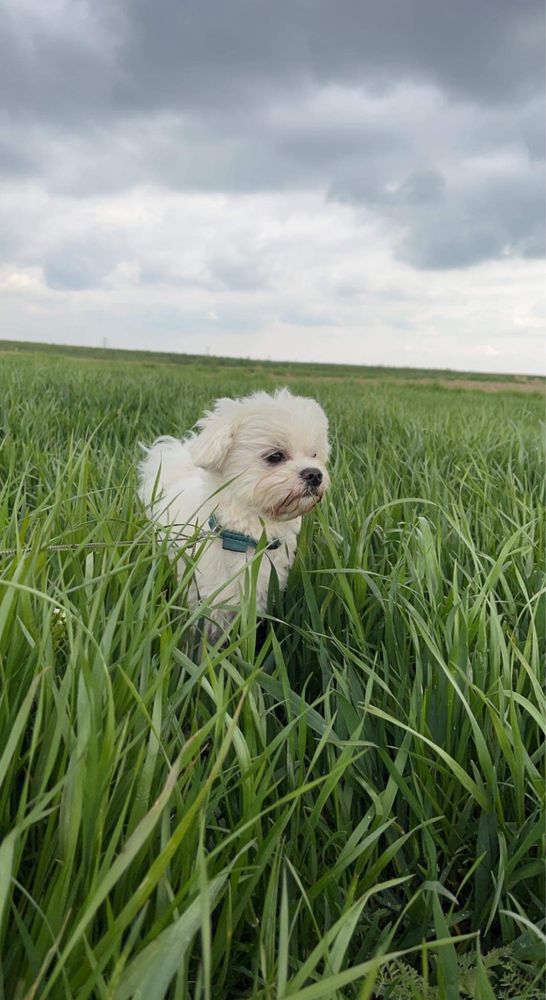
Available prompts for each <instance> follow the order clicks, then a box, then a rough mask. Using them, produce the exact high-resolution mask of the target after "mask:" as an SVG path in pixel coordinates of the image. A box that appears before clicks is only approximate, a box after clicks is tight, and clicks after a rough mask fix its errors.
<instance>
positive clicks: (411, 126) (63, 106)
mask: <svg viewBox="0 0 546 1000" xmlns="http://www.w3.org/2000/svg"><path fill="white" fill-rule="evenodd" d="M4 19H5V24H4V28H3V31H1V32H0V38H1V39H2V43H1V44H2V51H0V67H1V70H0V74H1V76H0V93H1V94H2V95H3V99H4V102H5V117H4V119H3V123H4V128H3V135H2V136H0V138H1V139H2V142H3V146H1V145H0V169H3V170H4V171H5V172H6V174H9V175H13V174H14V173H18V174H19V176H29V175H31V174H33V173H34V175H36V176H40V177H41V180H42V183H43V184H44V185H46V186H47V187H48V188H49V189H50V190H53V191H57V192H64V193H70V194H72V195H74V196H84V195H88V194H97V193H101V192H108V191H120V190H123V189H125V188H129V187H131V186H133V185H136V184H142V183H155V184H158V185H161V186H165V187H167V188H174V189H178V190H206V191H226V192H237V193H245V192H255V191H260V190H262V191H263V190H265V191H272V192H275V191H279V190H287V189H294V188H302V189H303V188H313V189H321V190H323V191H324V192H325V193H326V195H327V196H328V197H329V198H331V199H335V200H339V201H342V202H348V203H351V204H354V205H355V206H357V208H358V207H362V208H364V209H367V210H369V211H371V212H373V213H375V214H376V215H377V216H378V217H379V218H380V219H382V220H383V221H384V223H385V225H386V226H390V227H391V228H392V232H393V234H394V235H393V240H392V242H393V247H394V248H395V252H397V253H398V254H399V255H400V256H402V257H403V258H404V259H405V260H407V261H409V262H410V263H412V264H413V265H414V266H416V267H419V268H449V267H454V266H464V265H470V264H473V263H476V262H478V261H480V260H484V259H489V258H495V257H499V256H502V255H506V254H513V255H520V256H529V255H537V254H540V253H541V252H542V235H541V219H542V215H543V213H542V207H541V206H542V192H541V189H540V184H539V183H538V177H539V172H540V160H541V158H542V156H543V148H544V147H543V143H544V138H543V136H544V128H543V118H542V115H543V107H542V101H541V99H540V95H541V93H542V77H543V61H544V56H543V37H544V9H543V4H542V2H541V0H521V2H516V0H479V2H476V0H472V2H471V0H459V2H452V0H411V2H410V0H382V2H381V3H379V2H376V0H367V2H364V0H339V2H334V0H328V2H327V0H277V2H276V3H271V2H269V0H267V2H266V0H229V2H223V3H218V2H212V0H199V2H198V0H193V2H191V3H188V2H185V3H184V2H181V0H156V2H155V3H150V2H148V0H131V2H129V0H127V2H125V3H121V2H120V3H117V4H115V3H114V4H113V3H110V2H108V3H107V2H106V0H102V2H101V0H94V2H93V3H91V2H89V3H81V2H80V3H78V2H72V3H70V4H67V5H66V6H65V5H63V4H62V3H61V4H59V5H54V6H52V7H51V9H49V8H46V7H44V8H43V9H42V7H41V6H40V5H39V4H38V3H35V2H34V0H32V2H29V0H26V2H22V3H21V4H20V5H10V6H9V7H8V6H6V7H5V9H4ZM324 95H327V96H328V95H330V97H329V98H328V99H326V100H322V98H324ZM332 95H333V96H332ZM351 95H352V97H351ZM431 95H432V96H431ZM537 95H538V97H537ZM360 98H362V101H361V105H362V106H360V105H359V99H360ZM2 150H3V151H4V152H3V154H2ZM484 157H485V158H488V159H489V166H486V167H485V168H484V167H483V165H482V166H481V167H479V168H478V169H477V170H476V172H475V173H473V171H472V170H469V169H468V166H467V165H468V163H469V161H472V160H474V159H476V160H478V159H480V158H482V159H483V158H484ZM499 163H500V164H501V166H500V167H499V166H498V164H499ZM59 254H60V255H61V256H62V252H61V251H59ZM61 256H59V257H58V259H56V260H55V261H54V262H53V263H51V262H50V263H49V264H48V273H49V274H50V276H51V280H52V281H53V282H57V283H58V282H61V283H63V282H65V283H66V282H68V283H69V284H70V282H72V285H71V287H84V285H81V286H78V284H77V282H78V281H80V282H84V283H85V281H98V280H100V275H99V274H97V273H96V267H95V265H94V263H93V261H95V259H96V255H95V254H94V253H92V252H91V253H90V255H88V256H87V257H86V255H85V253H83V254H82V255H80V257H79V258H77V260H80V264H77V262H76V264H74V260H72V263H70V262H68V263H67V264H66V266H65V265H63V263H62V260H61ZM242 270H243V271H244V264H243V268H242ZM242 270H241V267H240V266H239V264H236V265H235V264H233V262H232V263H231V264H224V270H223V276H222V275H220V272H219V276H220V277H221V280H223V281H225V282H227V281H229V280H230V275H231V280H232V281H233V283H234V286H236V285H237V284H238V287H241V285H240V282H241V281H244V280H250V279H244V278H241V273H242ZM74 282H75V283H76V284H74ZM251 283H252V282H251ZM85 287H87V286H85Z"/></svg>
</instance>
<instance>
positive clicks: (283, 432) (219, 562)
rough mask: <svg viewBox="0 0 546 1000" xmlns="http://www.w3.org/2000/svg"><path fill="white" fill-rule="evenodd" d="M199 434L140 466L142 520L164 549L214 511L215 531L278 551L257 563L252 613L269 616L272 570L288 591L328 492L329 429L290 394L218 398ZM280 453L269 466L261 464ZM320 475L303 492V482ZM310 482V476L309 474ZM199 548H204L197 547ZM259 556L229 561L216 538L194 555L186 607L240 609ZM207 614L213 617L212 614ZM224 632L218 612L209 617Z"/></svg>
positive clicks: (167, 441)
mask: <svg viewBox="0 0 546 1000" xmlns="http://www.w3.org/2000/svg"><path fill="white" fill-rule="evenodd" d="M197 427H198V429H199V430H198V433H197V434H194V435H190V436H189V437H187V438H185V439H184V440H182V441H180V440H177V439H176V438H172V437H162V438H159V439H158V440H157V441H156V442H155V443H154V444H153V445H152V447H151V448H146V449H145V451H146V455H145V458H144V460H143V461H142V462H141V464H140V491H139V493H140V497H141V499H142V500H143V502H144V504H145V505H146V507H147V510H148V513H149V516H150V517H151V518H152V519H153V520H154V521H156V522H157V523H158V524H160V525H161V526H162V527H165V528H168V529H169V538H170V542H171V545H173V547H175V548H176V546H177V538H178V544H179V545H180V544H181V542H182V540H183V539H184V540H185V539H187V538H188V536H190V537H191V535H192V532H193V533H195V532H197V533H198V534H199V531H198V529H201V532H202V534H204V535H206V534H208V533H209V527H208V521H209V518H210V516H211V514H212V513H213V512H214V514H215V516H216V519H217V522H218V524H219V526H220V527H221V528H223V529H229V530H231V531H236V532H240V533H243V534H245V535H249V536H250V537H252V538H254V539H260V538H262V537H263V535H264V532H265V535H266V537H267V539H268V541H272V540H273V539H279V540H280V541H281V545H280V546H279V547H278V548H275V549H267V550H266V551H265V552H264V554H263V556H262V557H261V562H260V565H259V571H258V581H257V593H256V597H257V610H258V612H259V613H263V612H264V611H265V609H266V602H267V594H268V588H269V577H270V574H271V569H272V567H274V569H275V571H276V573H277V576H278V580H279V585H280V587H281V588H284V587H285V586H286V580H287V577H288V571H289V569H290V566H291V564H292V561H293V559H294V553H295V551H296V544H297V538H298V533H299V530H300V527H301V517H302V515H303V514H305V513H307V512H308V511H310V510H312V508H313V507H314V506H315V504H316V503H317V502H318V501H319V500H321V499H322V496H323V495H324V491H325V489H326V488H327V486H328V483H329V478H328V473H327V471H326V462H327V459H328V451H329V445H328V421H327V419H326V416H325V414H324V411H323V410H322V409H321V407H320V406H319V404H318V403H317V402H315V400H313V399H307V398H305V397H302V396H293V395H292V394H291V393H290V392H289V391H288V390H287V389H280V390H278V391H277V392H275V393H274V394H273V395H268V394H267V393H265V392H256V393H254V394H253V395H251V396H247V397H245V398H244V399H219V400H217V401H216V403H215V404H214V406H213V408H212V410H210V411H208V412H207V413H205V415H204V416H203V417H202V418H201V420H199V421H198V423H197ZM277 453H281V454H282V456H283V458H282V460H278V461H277V462H276V463H275V464H271V462H270V461H268V457H269V456H271V455H276V454H277ZM302 472H303V473H304V474H307V475H309V474H310V473H311V472H314V473H320V474H321V475H322V481H321V482H320V483H317V482H316V481H315V482H314V483H310V482H309V481H307V480H306V479H305V478H302V475H301V473H302ZM314 478H315V480H316V479H317V476H316V474H315V477H314ZM200 544H201V543H200ZM255 556H256V550H255V549H254V548H252V547H249V548H248V549H247V551H246V552H241V553H240V552H232V551H229V550H227V549H224V548H223V547H222V540H221V538H218V537H217V536H215V535H214V534H213V533H211V534H210V537H209V539H208V541H207V542H206V543H205V545H204V547H203V551H201V552H200V555H199V559H198V561H197V566H196V571H195V575H194V582H193V584H192V587H191V590H190V594H189V600H190V604H191V606H192V607H195V606H196V605H197V604H198V603H199V602H200V601H204V602H205V603H207V604H208V606H209V607H210V603H211V598H213V600H212V604H213V605H214V604H216V605H222V606H223V607H224V608H225V607H226V606H228V607H231V608H232V609H234V610H235V611H236V610H237V608H238V606H239V604H240V597H241V590H242V587H243V585H244V577H245V573H244V568H245V565H246V564H247V562H248V561H250V560H252V559H254V558H255ZM209 613H210V612H209ZM213 618H214V620H215V621H216V622H217V623H222V624H225V622H226V617H225V615H223V614H222V613H216V612H213Z"/></svg>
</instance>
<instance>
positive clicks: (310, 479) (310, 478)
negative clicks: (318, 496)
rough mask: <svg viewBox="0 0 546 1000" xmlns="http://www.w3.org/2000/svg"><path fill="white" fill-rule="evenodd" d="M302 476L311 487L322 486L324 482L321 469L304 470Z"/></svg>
mask: <svg viewBox="0 0 546 1000" xmlns="http://www.w3.org/2000/svg"><path fill="white" fill-rule="evenodd" d="M300 476H301V478H302V479H303V481H304V482H306V483H307V484H308V485H309V486H320V484H321V482H322V472H321V471H320V469H302V470H301V472H300Z"/></svg>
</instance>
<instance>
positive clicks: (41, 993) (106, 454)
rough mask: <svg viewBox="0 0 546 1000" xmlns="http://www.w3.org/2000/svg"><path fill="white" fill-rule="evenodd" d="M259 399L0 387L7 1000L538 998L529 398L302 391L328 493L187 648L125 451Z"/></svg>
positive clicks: (2, 927)
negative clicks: (213, 642)
mask: <svg viewBox="0 0 546 1000" xmlns="http://www.w3.org/2000/svg"><path fill="white" fill-rule="evenodd" d="M275 384H278V379H276V377H275V375H274V374H271V375H267V374H266V373H263V372H262V373H261V375H260V378H259V383H258V381H257V378H256V375H255V373H253V372H252V371H249V372H244V371H242V370H241V371H237V372H233V371H231V370H228V369H226V370H225V371H222V370H219V369H214V370H213V371H211V372H210V373H209V372H207V370H206V368H204V367H203V366H200V367H199V368H193V367H192V366H189V365H188V366H184V367H183V368H180V367H176V368H175V367H173V368H169V367H168V366H167V365H165V366H161V367H160V368H155V367H153V366H150V367H146V366H138V367H137V366H134V365H124V364H123V363H121V362H116V363H115V365H112V367H111V368H110V369H109V368H107V367H106V366H105V365H104V364H100V365H99V364H95V363H93V362H92V361H85V362H84V361H81V360H80V361H78V362H77V363H76V362H74V361H71V360H70V359H62V360H58V359H56V358H55V357H54V356H51V357H46V356H44V357H41V358H36V357H33V356H28V357H26V356H25V357H12V358H9V357H6V358H5V359H4V360H3V362H2V369H1V371H0V391H1V396H0V407H1V420H2V426H1V433H2V447H1V450H0V524H1V527H2V536H1V537H2V541H1V547H2V549H3V550H4V554H3V555H0V677H1V695H0V821H1V825H2V830H1V832H2V836H3V839H2V841H1V844H0V953H1V956H2V958H1V966H0V968H1V977H0V997H3V998H6V1000H8V998H12V997H17V998H23V997H28V998H31V997H44V998H45V997H51V998H57V997H58V998H78V1000H86V998H95V997H99V998H115V1000H125V998H127V1000H128V998H130V997H143V998H146V1000H155V998H157V1000H159V998H162V997H172V998H176V1000H182V998H188V1000H189V998H192V1000H193V998H214V1000H218V998H230V1000H231V998H238V997H253V998H259V1000H280V998H288V997H290V998H296V1000H304V998H305V1000H311V998H315V997H316V998H320V997H324V998H337V1000H341V998H360V997H362V998H364V997H374V996H376V997H391V998H392V1000H397V998H404V1000H405V998H407V997H414V998H421V1000H427V998H432V997H441V998H446V1000H456V998H457V997H459V996H474V997H476V998H484V1000H488V998H490V997H492V996H493V997H494V996H502V997H510V996H513V997H516V996H519V997H521V998H524V997H528V998H531V997H538V996H540V995H542V994H541V989H542V987H543V982H544V980H543V971H544V962H543V958H544V940H545V938H544V929H545V920H544V898H545V880H544V848H545V826H544V793H545V770H544V756H545V741H544V730H545V720H546V711H545V693H544V650H545V611H546V597H545V576H544V552H545V521H544V513H543V511H544V508H543V496H542V489H543V460H542V453H541V446H540V436H539V423H540V417H541V409H542V407H541V401H540V400H539V399H536V398H533V397H527V398H518V397H516V396H511V395H510V394H508V393H507V394H502V395H481V394H477V393H471V392H463V391H461V392H457V391H453V390H452V391H451V392H449V393H446V392H443V391H442V390H439V389H434V388H424V387H419V388H414V387H404V388H397V387H393V386H388V385H382V384H380V383H379V384H378V385H377V386H373V385H370V386H359V385H356V384H351V383H343V382H323V381H321V380H320V378H319V377H318V376H317V381H316V385H313V386H312V390H313V393H314V394H315V395H316V396H317V398H319V399H320V401H321V402H322V403H323V405H324V406H325V408H326V409H327V411H328V413H329V416H330V419H331V425H332V432H333V439H334V447H333V470H332V471H333V477H332V478H333V486H332V489H331V491H330V493H329V496H328V499H327V501H326V503H325V506H324V507H323V508H321V510H320V511H318V512H317V513H316V514H314V515H312V516H311V517H309V518H308V519H307V520H306V522H305V524H304V528H303V532H302V536H301V542H300V547H299V552H298V556H297V560H296V563H295V565H294V568H293V571H292V574H291V579H290V585H289V589H288V591H287V593H286V594H284V595H278V594H277V595H272V607H271V616H270V621H269V623H268V628H267V632H266V637H265V640H264V641H263V643H262V644H261V645H260V643H257V642H256V628H255V626H256V622H255V618H254V616H253V610H252V603H251V602H250V603H249V605H248V606H246V607H245V608H243V610H242V614H241V620H240V621H239V622H238V623H236V625H235V626H234V628H233V630H232V633H231V634H230V636H228V637H227V638H226V642H225V643H224V645H222V646H217V647H210V646H209V647H207V646H205V645H203V643H201V642H200V641H199V639H198V637H196V632H195V629H194V628H193V627H192V617H191V615H190V614H189V612H188V611H187V607H186V599H185V598H186V591H187V587H188V582H189V575H190V574H191V572H192V569H191V565H188V570H187V573H186V574H185V576H184V577H183V578H182V579H181V580H177V579H176V576H175V573H174V572H173V567H172V565H171V564H170V562H169V560H168V558H167V555H166V550H165V546H164V545H162V544H161V543H160V542H158V540H157V539H156V538H155V536H154V533H153V530H152V529H151V528H150V526H149V525H148V524H147V523H146V521H145V519H144V518H143V516H142V512H141V510H140V509H139V506H138V503H137V501H136V499H135V462H136V459H137V447H136V444H137V441H138V440H150V439H151V438H153V437H154V436H155V435H156V434H158V433H180V432H181V431H182V430H184V429H186V428H187V427H189V426H190V425H191V424H192V423H193V421H194V420H195V419H196V418H197V416H198V415H199V413H200V412H201V410H202V409H203V407H204V406H205V405H206V404H207V403H209V402H210V401H211V399H213V398H214V397H216V396H218V395H226V394H240V393H244V392H247V391H250V390H251V389H253V388H257V387H265V388H268V387H270V386H273V385H275ZM295 388H296V389H298V383H295ZM299 388H300V389H302V391H305V392H307V393H309V392H310V391H311V390H310V383H309V381H305V382H303V383H302V384H301V385H300V386H299ZM11 549H15V550H16V551H15V554H10V552H9V551H6V550H11ZM514 984H515V985H514Z"/></svg>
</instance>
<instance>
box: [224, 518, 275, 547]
mask: <svg viewBox="0 0 546 1000" xmlns="http://www.w3.org/2000/svg"><path fill="white" fill-rule="evenodd" d="M209 528H210V530H211V531H213V532H214V534H215V535H218V536H219V537H220V538H221V539H222V548H223V549H228V550H229V552H246V550H247V549H257V548H258V542H257V541H256V539H255V538H252V537H251V535H243V534H242V532H240V531H230V530H229V528H221V527H220V525H219V524H218V518H217V517H216V514H211V515H210V517H209ZM280 545H281V540H280V538H273V539H272V540H271V541H270V542H268V543H267V545H266V549H278V548H280Z"/></svg>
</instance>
